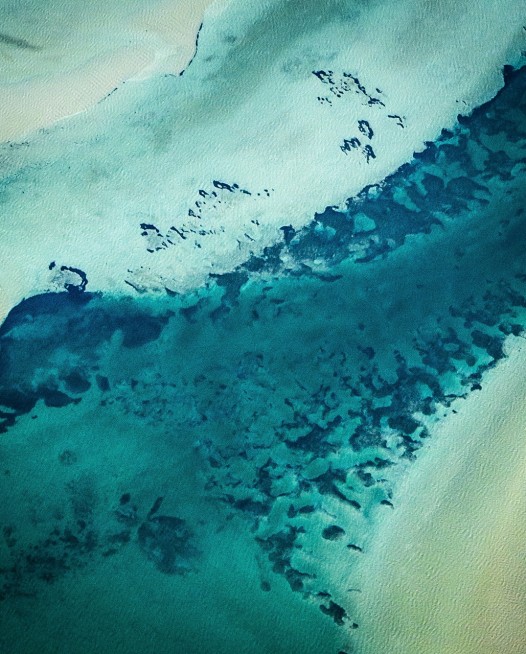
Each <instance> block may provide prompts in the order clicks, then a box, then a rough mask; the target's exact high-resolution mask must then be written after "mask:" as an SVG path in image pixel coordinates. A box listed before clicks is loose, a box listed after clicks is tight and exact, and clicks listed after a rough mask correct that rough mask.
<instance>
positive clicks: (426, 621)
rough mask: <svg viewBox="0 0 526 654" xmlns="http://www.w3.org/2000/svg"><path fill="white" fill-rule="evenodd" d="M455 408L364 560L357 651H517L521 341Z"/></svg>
mask: <svg viewBox="0 0 526 654" xmlns="http://www.w3.org/2000/svg"><path fill="white" fill-rule="evenodd" d="M524 341H525V339H524V337H509V338H508V340H507V341H506V347H505V352H506V358H505V359H503V360H501V361H500V362H499V363H498V364H497V365H496V366H495V367H494V368H492V369H491V370H489V371H488V372H487V373H486V374H485V377H484V380H483V383H482V390H480V391H479V392H474V393H472V394H471V395H470V396H469V397H468V398H467V399H465V400H458V401H457V402H456V403H455V409H456V411H457V412H456V413H451V414H449V415H448V416H447V418H445V419H444V420H443V421H441V422H440V423H438V424H437V425H436V426H435V429H434V430H433V431H434V434H432V438H431V439H430V441H429V443H428V445H427V447H426V450H425V451H423V452H422V453H421V455H420V458H419V459H418V461H417V462H416V463H415V464H413V466H412V467H411V468H410V469H409V471H408V474H407V475H406V477H404V478H403V479H402V480H401V482H400V485H399V487H398V490H397V492H396V494H395V498H396V499H395V500H393V501H395V507H396V509H395V510H394V511H393V513H392V514H391V515H390V516H389V517H388V518H386V519H385V521H384V522H382V524H380V525H379V527H380V528H379V530H378V531H377V532H376V536H375V541H374V543H372V544H371V551H370V553H369V555H368V556H367V561H365V560H364V562H363V566H364V567H363V570H362V583H363V589H364V590H363V593H362V596H361V601H360V604H359V608H360V611H361V618H362V622H361V626H362V634H365V633H367V634H368V637H367V638H364V640H363V641H362V642H361V643H360V644H361V647H362V648H363V649H360V651H363V652H364V654H366V653H368V652H375V654H384V653H387V652H394V651H397V652H398V651H400V652H402V651H403V652H404V653H405V654H413V653H414V654H417V653H418V654H455V653H458V652H460V651H461V652H462V653H463V654H471V653H473V654H475V653H477V654H490V653H493V652H496V651H500V652H504V651H506V652H508V653H509V654H513V653H517V654H519V652H522V651H523V645H524V635H525V632H524V629H523V626H522V625H523V624H524V599H525V598H526V565H525V564H524V560H523V558H522V550H523V543H524V538H525V533H526V528H525V525H526V522H525V519H526V501H525V497H524V492H523V488H524V475H525V470H526V468H525V461H526V458H525V457H526V450H525V446H524V434H525V433H526V417H525V416H526V413H525V407H526V343H525V342H524Z"/></svg>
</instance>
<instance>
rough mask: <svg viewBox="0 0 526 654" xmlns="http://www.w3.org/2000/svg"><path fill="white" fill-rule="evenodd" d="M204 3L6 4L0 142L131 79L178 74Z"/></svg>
mask: <svg viewBox="0 0 526 654" xmlns="http://www.w3.org/2000/svg"><path fill="white" fill-rule="evenodd" d="M211 2H212V0H194V1H193V2H182V1H181V0H170V1H169V0H147V1H146V2H139V1H138V0H126V1H125V2H118V3H111V2H107V1H103V0H95V1H91V2H89V3H86V2H83V3H75V2H68V3H66V4H64V3H61V2H53V3H41V2H39V3H34V4H32V3H23V4H22V3H19V2H18V3H16V4H15V3H13V5H12V8H11V10H9V3H8V7H7V8H5V9H0V17H1V18H2V22H1V27H0V62H1V65H0V105H1V107H2V110H1V120H0V141H6V140H13V139H19V138H20V137H23V136H24V135H25V134H27V133H29V132H32V131H34V130H36V129H39V128H41V127H45V126H48V125H51V124H52V123H54V122H56V121H57V120H60V119H61V118H64V117H66V116H71V115H72V114H76V113H78V112H80V111H83V110H84V109H87V108H88V107H91V106H92V105H94V104H95V103H96V102H97V101H98V100H100V99H101V98H103V97H104V96H105V95H106V94H108V93H110V92H111V91H112V90H113V89H114V88H115V87H117V86H119V85H120V84H122V83H123V82H124V81H126V80H128V79H130V78H134V77H137V76H139V75H142V76H145V75H148V74H155V73H159V72H171V73H179V72H180V71H181V70H183V69H184V68H185V66H186V65H187V63H188V61H189V60H190V59H191V57H192V56H193V54H194V51H195V38H196V33H197V30H198V28H199V25H200V23H201V21H202V19H203V13H204V11H205V9H206V7H207V6H208V5H209V4H210V3H211ZM2 36H3V37H4V39H2Z"/></svg>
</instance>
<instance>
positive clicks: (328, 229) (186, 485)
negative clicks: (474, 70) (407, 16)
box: [0, 69, 526, 654]
mask: <svg viewBox="0 0 526 654" xmlns="http://www.w3.org/2000/svg"><path fill="white" fill-rule="evenodd" d="M506 72H507V81H506V86H505V88H504V89H503V91H502V92H500V93H499V95H498V96H497V97H496V98H495V99H494V100H492V101H490V102H489V103H487V104H486V105H484V106H483V107H481V108H480V109H479V110H477V111H476V112H475V113H474V114H473V115H472V116H471V117H470V118H468V119H462V121H461V123H460V124H459V125H458V126H457V127H456V128H455V130H453V131H451V132H444V133H443V134H442V136H441V137H440V139H438V140H437V141H436V142H435V143H429V144H428V146H427V148H426V150H425V151H424V152H423V153H422V154H420V155H418V156H417V157H416V158H415V159H414V160H413V161H412V162H411V163H410V164H407V165H406V166H404V167H403V168H402V169H400V170H398V171H397V172H396V173H395V174H394V175H392V176H390V177H388V178H387V179H386V180H384V182H383V183H382V184H381V185H378V186H372V187H368V188H367V189H365V190H364V191H363V192H362V193H361V194H360V195H359V196H357V197H355V198H352V199H350V200H349V201H348V203H347V209H346V210H345V211H343V210H339V211H337V210H335V209H333V208H328V209H327V210H326V211H325V212H324V213H323V214H319V215H317V216H316V218H315V220H314V221H313V222H312V224H311V225H310V226H308V227H307V228H304V229H303V230H299V231H297V230H295V229H294V228H293V227H292V226H288V225H287V224H284V226H283V230H282V231H283V239H282V241H281V242H280V243H278V244H276V245H275V246H273V247H269V248H267V249H266V250H265V252H264V253H263V255H262V256H253V257H251V258H250V259H248V260H247V261H246V262H245V263H244V264H243V265H241V266H239V267H238V268H237V269H236V270H235V271H234V272H232V273H229V274H225V275H218V276H211V277H210V279H209V282H208V284H207V286H206V287H205V288H202V289H200V290H198V291H196V292H193V293H187V294H174V293H173V292H171V293H166V294H165V295H162V296H157V297H151V296H144V297H140V296H139V297H137V298H135V299H131V298H128V299H122V298H120V297H117V296H112V295H110V294H97V293H95V294H92V293H90V283H89V274H88V283H87V287H86V290H84V287H83V286H80V287H79V285H78V284H79V280H81V275H80V274H79V273H75V272H74V271H73V272H72V271H70V272H72V275H73V277H72V279H73V282H72V283H70V284H69V287H68V290H69V292H64V293H59V294H45V295H42V296H37V297H35V298H32V299H29V300H27V301H24V302H22V303H21V304H20V305H18V306H17V307H16V308H15V309H13V311H12V312H11V314H10V315H9V316H8V318H7V319H6V321H5V322H4V324H3V326H2V327H1V330H0V345H1V349H0V362H1V368H0V404H1V405H2V406H1V407H0V418H1V420H2V423H1V429H2V431H3V432H4V433H3V434H2V440H1V441H0V457H1V458H0V460H1V462H2V471H3V474H2V476H1V477H0V488H1V490H0V493H1V496H2V498H5V499H4V501H3V502H2V505H1V508H0V522H1V524H2V529H3V541H2V543H1V545H0V547H1V549H0V557H1V564H0V567H1V578H2V586H1V595H0V599H1V600H2V603H1V608H2V612H1V614H0V644H1V647H2V651H6V652H13V653H16V652H24V653H25V652H37V651H38V652H55V651H59V650H60V651H67V652H86V651H99V652H105V651H108V652H109V651H115V650H117V651H122V652H138V653H139V652H140V653H142V652H173V651H176V652H191V653H193V652H225V653H226V652H233V651H235V652H254V651H264V652H276V653H278V652H316V653H322V654H323V653H324V652H327V653H334V654H337V652H347V653H349V654H350V652H352V651H355V650H354V649H353V632H355V630H356V629H360V625H359V624H357V623H356V622H355V619H354V615H353V606H354V597H355V593H356V592H359V591H360V588H356V587H355V586H354V584H353V565H354V564H355V562H356V561H357V560H359V558H361V557H366V556H367V548H368V543H370V542H371V539H374V526H375V523H376V521H377V520H380V519H381V517H382V515H383V514H384V513H385V512H387V511H391V510H392V506H393V505H394V506H396V495H395V494H393V483H394V480H395V479H396V478H397V477H398V476H399V475H400V474H402V473H403V470H404V469H405V468H406V467H407V466H409V465H411V461H412V460H413V459H414V457H415V456H417V454H418V449H419V447H420V446H421V443H422V441H423V440H425V439H426V438H427V437H428V428H429V425H430V424H431V423H433V422H434V421H436V420H438V419H440V418H441V417H442V416H443V415H444V414H446V413H447V412H448V411H449V410H450V409H449V407H450V405H451V403H452V401H453V400H454V399H455V398H457V397H461V396H466V395H467V394H469V393H470V392H476V391H477V389H478V388H479V387H480V384H484V372H485V371H486V370H487V369H488V368H489V367H492V366H493V365H494V364H495V362H496V361H497V360H499V359H500V358H501V357H502V356H503V350H502V346H503V342H504V339H505V337H506V335H509V334H520V333H521V332H522V330H523V328H524V326H525V325H526V322H525V320H526V313H525V311H524V308H525V307H526V277H525V276H524V270H525V263H526V261H525V256H526V255H525V252H526V248H525V245H526V226H525V225H524V218H523V216H524V201H525V193H526V187H525V184H524V171H525V166H526V159H525V148H526V122H525V121H526V113H525V108H526V97H525V84H526V72H525V70H524V69H523V70H521V71H518V72H512V71H511V70H507V71H506ZM225 192H226V193H230V192H233V191H229V190H228V189H226V190H225ZM146 231H151V230H148V229H146ZM68 279H70V282H71V278H68ZM362 638H363V636H362ZM90 648H91V649H90Z"/></svg>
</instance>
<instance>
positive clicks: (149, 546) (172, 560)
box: [137, 515, 197, 574]
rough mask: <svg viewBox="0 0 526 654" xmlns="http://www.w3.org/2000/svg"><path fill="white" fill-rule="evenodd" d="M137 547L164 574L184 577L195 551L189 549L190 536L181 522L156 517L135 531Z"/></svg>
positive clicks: (169, 518)
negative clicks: (182, 575) (137, 541)
mask: <svg viewBox="0 0 526 654" xmlns="http://www.w3.org/2000/svg"><path fill="white" fill-rule="evenodd" d="M137 536H138V539H139V546H140V548H141V549H142V551H143V552H144V554H145V555H146V556H147V558H148V559H150V561H153V563H155V565H156V567H157V568H158V569H159V570H160V571H161V572H164V573H166V574H186V573H187V572H190V571H191V570H192V569H193V566H192V563H191V561H192V559H193V558H194V557H195V556H196V555H197V550H196V549H195V547H194V546H193V545H192V543H191V540H192V532H191V531H190V529H189V528H188V527H187V526H186V521H185V520H183V519H182V518H177V517H175V516H169V515H158V516H155V517H153V518H150V519H149V520H146V521H145V522H143V523H142V525H141V526H140V527H139V529H138V532H137Z"/></svg>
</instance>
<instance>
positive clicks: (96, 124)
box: [0, 0, 526, 307]
mask: <svg viewBox="0 0 526 654" xmlns="http://www.w3.org/2000/svg"><path fill="white" fill-rule="evenodd" d="M94 1H95V0H94ZM97 1H98V2H99V3H101V2H102V0H97ZM135 1H137V2H138V0H129V2H135ZM203 1H204V0H203ZM106 4H109V3H106ZM428 4H432V3H424V2H423V1H422V0H404V1H403V2H399V3H392V2H389V1H387V0H382V1H380V2H377V3H371V4H370V3H356V2H354V0H332V1H331V2H327V3H319V2H316V1H315V0H309V2H302V3H294V2H290V1H289V0H257V2H256V0H254V2H247V3H243V2H236V1H233V0H229V1H221V2H216V3H214V4H213V5H212V6H210V7H209V8H208V10H207V12H206V15H205V18H204V21H203V29H202V31H201V33H200V37H199V48H198V53H197V56H196V57H195V59H194V61H193V63H192V65H191V66H190V67H189V68H188V69H187V72H186V73H185V75H184V76H182V77H174V78H162V77H155V78H154V77H150V79H148V80H144V81H141V82H136V83H133V84H132V83H127V84H123V85H122V86H121V88H120V89H119V91H118V92H117V93H114V94H112V95H111V96H110V97H109V98H107V99H106V100H104V102H102V103H99V104H97V105H96V106H95V107H92V108H91V109H90V110H89V111H86V112H83V113H81V114H80V115H78V116H76V117H74V118H72V119H70V120H67V121H61V122H60V123H59V124H58V125H56V126H54V127H53V128H51V129H49V130H41V131H40V132H38V133H35V134H32V135H29V136H28V137H27V139H25V142H24V143H21V144H13V143H10V144H1V143H0V171H1V172H0V176H1V177H2V178H3V180H2V182H3V184H4V186H5V188H6V193H5V194H4V196H3V197H4V199H5V201H4V202H3V203H2V210H1V213H2V215H1V219H2V220H1V228H0V231H1V234H0V236H1V239H0V261H9V265H5V268H4V269H3V270H1V271H0V272H1V274H0V294H1V295H2V296H3V297H2V299H1V300H0V304H2V305H4V306H8V307H12V306H14V305H15V304H17V303H18V302H20V300H21V299H22V298H23V297H27V296H29V295H32V294H35V293H39V292H45V291H50V290H51V291H54V290H59V289H63V285H62V284H61V283H59V282H58V281H57V278H56V275H55V272H56V271H55V272H53V273H52V275H51V276H50V273H49V269H48V268H49V265H50V263H51V262H52V261H55V262H56V268H57V269H60V266H62V265H66V266H74V267H76V268H80V269H82V270H83V271H85V273H86V275H87V277H88V279H89V290H91V291H97V290H100V291H110V292H115V293H126V294H129V293H135V292H136V290H135V289H137V290H139V291H144V292H149V293H152V292H159V293H165V289H168V290H169V291H174V292H177V291H179V292H181V291H185V290H186V289H188V288H192V287H196V286H199V285H201V284H203V283H205V282H206V280H207V278H208V275H209V273H210V272H211V271H213V272H214V273H221V272H228V271H230V270H232V269H234V268H235V267H236V266H237V265H239V264H241V263H242V262H243V261H246V260H247V259H248V258H249V257H250V256H251V254H260V253H261V252H262V251H263V249H264V248H265V247H266V246H268V245H271V244H272V243H274V242H275V241H277V240H279V239H281V238H282V236H283V232H282V231H281V230H280V228H281V226H283V225H291V226H293V227H294V228H299V227H301V226H303V225H305V224H306V223H308V222H310V221H311V220H312V218H313V216H314V214H315V212H319V211H323V210H324V209H325V207H327V206H342V205H344V203H345V201H346V199H347V198H348V197H350V196H352V195H354V194H355V193H358V192H359V191H360V190H361V189H362V188H364V186H366V185H368V184H374V183H378V182H380V181H381V180H383V179H384V178H385V177H386V176H387V175H389V174H390V173H391V172H393V171H394V170H396V169H397V168H398V167H399V166H401V165H402V164H403V163H405V162H407V161H409V160H410V159H411V157H412V156H413V153H414V152H415V151H417V150H421V149H423V147H424V143H425V141H429V140H433V139H435V138H436V137H437V135H438V134H440V131H441V129H442V128H443V127H451V126H453V125H454V124H455V121H456V119H457V116H458V113H459V111H463V112H469V111H470V109H471V108H473V107H474V106H476V105H478V104H480V103H481V102H484V101H486V100H489V99H490V98H491V97H492V96H493V95H494V94H495V93H496V92H497V90H498V89H499V88H500V87H501V86H502V83H503V78H502V74H501V68H502V65H503V64H504V63H509V62H515V63H517V62H518V61H519V60H520V52H521V51H522V50H523V49H524V42H525V38H526V32H524V30H523V29H522V25H523V24H524V9H523V8H522V6H519V5H518V3H517V2H516V0H502V2H500V3H498V5H497V4H496V3H495V2H494V0H480V1H479V2H477V3H472V2H470V1H469V0H463V1H462V2H453V1H452V0H448V2H444V3H440V8H441V9H440V10H439V9H438V8H436V9H435V10H434V13H433V18H432V20H430V19H426V20H422V13H423V7H424V6H426V7H427V5H428ZM163 6H165V7H166V6H167V5H166V4H164V5H163ZM298 8H301V11H300V10H299V9H298ZM108 11H109V10H108ZM424 13H425V12H424ZM161 14H162V16H163V19H162V24H163V25H164V26H165V27H166V25H169V24H170V21H169V20H168V18H166V14H165V13H162V12H161ZM155 15H158V14H149V13H147V14H144V15H143V18H139V17H138V16H136V20H137V21H139V22H140V20H144V21H146V23H147V24H149V21H152V20H153V18H154V16H155ZM198 20H199V19H197V18H196V22H195V26H196V30H195V32H194V34H193V37H192V38H193V39H195V35H196V32H197V23H198ZM176 23H177V21H175V19H174V20H173V22H172V24H173V25H175V24H176ZM415 26H418V29H416V27H415ZM97 30H99V27H97ZM170 30H172V28H171V27H170ZM139 31H140V30H139ZM161 31H162V30H161ZM103 32H104V26H101V27H100V33H101V34H102V33H103ZM171 33H174V32H171ZM414 33H415V34H416V36H415V38H414V40H408V36H410V35H411V34H414ZM97 34H99V31H97ZM120 34H121V36H120V37H119V40H118V41H117V45H118V46H119V47H121V46H122V43H123V38H122V34H123V33H120ZM20 36H21V37H23V38H26V39H28V40H29V39H30V37H29V36H28V35H26V34H20ZM110 36H111V38H110ZM106 37H107V42H108V43H110V44H111V43H113V42H114V39H113V35H108V34H107V30H106ZM101 38H102V37H101ZM152 38H153V37H152ZM155 38H157V39H159V40H160V41H163V38H162V37H161V36H160V35H159V34H158V35H157V36H156V37H155ZM155 38H154V39H153V41H152V40H148V39H146V40H143V41H141V40H140V39H138V40H136V41H134V42H133V44H132V45H133V47H137V48H139V49H141V47H143V46H144V45H145V44H146V45H148V44H149V45H150V46H151V45H152V44H154V50H155V51H157V50H156V48H155V43H156V41H155ZM163 43H166V41H163ZM39 44H41V42H39ZM329 44H330V47H329ZM194 46H195V43H193V45H192V53H193V47H194ZM128 47H130V46H128ZM161 50H162V48H161ZM164 61H165V63H166V64H167V63H168V59H165V60H164ZM158 63H159V66H160V68H162V66H163V65H164V64H163V63H162V62H158ZM161 64H162V65H161ZM316 70H332V71H334V75H335V76H336V82H335V83H336V84H337V85H343V86H345V87H346V88H347V91H345V93H344V94H343V95H342V94H340V93H335V89H332V90H331V88H332V85H329V84H327V83H325V82H323V81H322V80H321V79H320V78H319V77H318V76H316V75H315V74H313V71H316ZM349 74H351V75H357V76H358V77H357V78H356V79H358V78H359V80H360V83H359V84H358V82H356V83H355V82H352V83H351V82H349V80H350V79H351V78H349V77H345V75H349ZM345 80H347V81H345ZM349 84H350V87H349ZM360 89H362V90H360ZM376 89H379V90H376ZM368 93H369V94H373V95H374V94H378V96H379V97H378V98H376V100H377V102H376V103H375V102H373V104H370V102H369V100H368V98H369V96H368V95H367V94H368ZM364 94H365V95H364ZM325 96H326V97H325ZM338 96H341V97H338ZM380 96H381V98H382V99H381V100H380ZM380 103H381V104H380ZM394 115H398V116H400V117H405V118H404V124H405V127H401V126H400V124H399V123H398V122H397V121H395V120H393V117H392V116H394ZM363 120H367V121H368V122H369V124H370V127H371V129H372V130H373V131H374V137H372V138H373V139H374V140H373V141H372V143H373V145H374V153H375V158H374V159H370V160H366V157H365V156H364V154H363V152H362V151H358V150H356V152H354V153H349V154H346V153H345V152H343V151H342V149H341V148H342V145H341V144H342V143H343V142H344V139H348V138H350V137H351V136H353V134H360V132H359V131H358V130H359V127H358V125H359V124H360V123H359V121H363ZM216 180H223V181H226V182H228V183H229V184H234V183H235V184H237V185H239V188H240V189H243V190H247V191H248V193H243V192H241V191H240V192H236V193H233V192H232V193H231V192H230V191H228V190H224V189H223V190H218V189H215V188H214V181H216ZM203 193H204V194H205V197H206V200H204V199H203V195H202V194H203ZM198 207H199V215H198V216H196V214H195V210H196V209H197V208H198ZM143 223H147V224H151V225H154V226H155V227H156V228H157V229H158V230H159V232H158V237H159V238H158V240H160V241H162V242H160V243H154V244H153V248H152V247H150V246H151V245H152V243H150V240H151V238H150V236H152V235H151V234H150V235H148V233H147V234H146V235H144V234H143V229H142V228H141V224H143ZM178 233H179V234H183V236H184V238H183V237H180V236H179V235H178ZM165 236H166V238H167V240H166V241H164V240H163V239H164V237H165ZM170 236H171V237H172V238H170ZM156 239H157V237H155V236H153V240H154V241H156ZM158 245H159V247H157V246H158ZM152 249H153V252H151V251H149V250H152Z"/></svg>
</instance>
